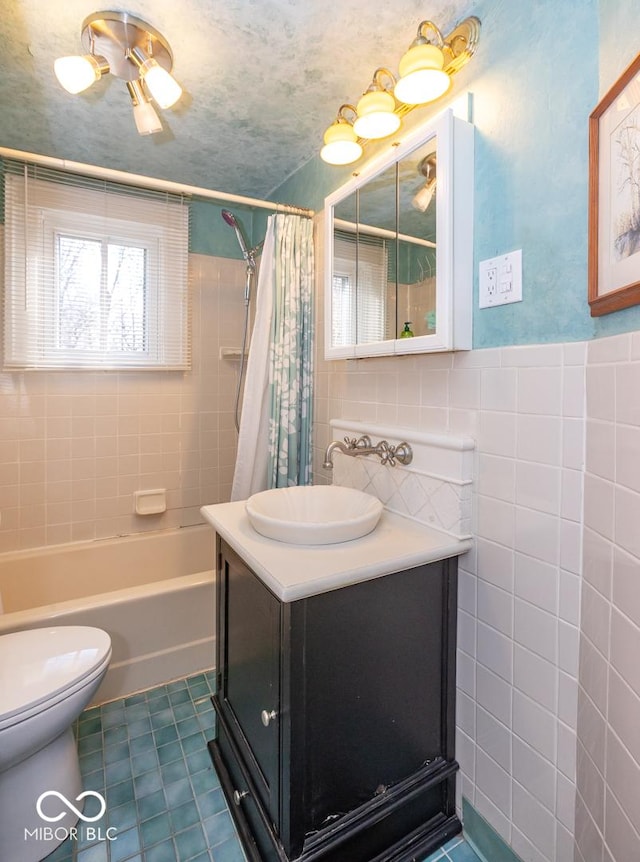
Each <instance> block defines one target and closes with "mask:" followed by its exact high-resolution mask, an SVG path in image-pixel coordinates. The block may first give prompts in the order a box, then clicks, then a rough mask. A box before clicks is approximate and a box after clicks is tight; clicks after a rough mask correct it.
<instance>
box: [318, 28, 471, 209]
mask: <svg viewBox="0 0 640 862" xmlns="http://www.w3.org/2000/svg"><path fill="white" fill-rule="evenodd" d="M479 37H480V19H479V18H476V17H475V15H471V16H470V17H469V18H465V19H464V21H461V22H460V24H458V25H457V26H456V27H454V29H453V30H452V31H451V32H450V33H448V34H447V35H443V34H442V32H441V31H440V29H439V28H438V27H437V26H436V25H435V24H434V23H433V21H422V22H421V23H420V26H419V27H418V34H417V36H416V38H415V39H414V41H413V42H412V43H411V45H410V46H409V49H408V50H407V51H406V53H405V54H404V55H403V56H402V58H401V60H400V63H399V76H398V78H397V79H396V77H395V76H394V75H393V73H392V72H390V71H389V70H388V69H385V68H383V67H380V68H378V69H376V71H375V72H374V74H373V80H372V82H371V84H370V85H369V87H368V88H367V90H366V92H365V93H364V95H363V96H362V97H361V98H360V100H359V102H358V105H357V108H354V107H353V106H352V105H342V106H341V108H340V110H339V111H338V119H337V120H336V122H334V123H333V124H332V125H331V126H329V128H328V129H327V130H326V132H325V134H324V142H325V146H324V147H323V148H322V150H321V151H320V157H321V158H322V159H323V160H324V161H325V162H328V163H329V164H333V165H347V164H351V162H355V161H356V160H357V159H359V158H360V156H361V155H362V153H363V151H364V150H363V144H364V143H365V142H366V141H367V140H373V139H378V138H385V137H388V136H389V135H393V134H394V133H395V132H396V131H397V130H398V129H399V128H400V124H401V118H402V117H403V116H404V115H405V114H407V113H409V111H412V110H413V109H414V108H416V107H418V106H420V105H425V104H428V103H429V102H433V101H435V99H438V98H440V97H441V96H443V95H444V94H445V93H447V92H448V91H449V89H450V88H451V83H452V82H451V78H452V76H453V75H454V74H456V72H459V71H460V69H462V67H463V66H465V65H466V64H467V63H468V62H469V60H470V59H471V58H472V57H473V55H474V54H475V52H476V48H477V45H478V39H479ZM384 77H386V78H387V80H388V81H389V82H390V83H391V84H392V88H389V87H387V86H385V85H384V84H383V82H382V79H383V78H384ZM343 108H349V109H350V110H351V111H353V113H354V114H355V118H354V121H353V122H352V121H350V120H348V119H344V118H343V119H341V112H342V109H343ZM338 126H341V128H340V129H339V130H338V129H337V127H338ZM334 141H335V142H336V144H337V143H338V141H340V142H343V141H344V143H345V144H347V143H348V144H349V146H348V147H345V148H344V149H343V150H341V151H340V152H341V156H340V160H339V161H335V160H333V159H334V152H338V148H337V147H336V148H335V149H334V148H333V147H332V146H331V145H332V144H333V142H334ZM358 148H359V149H358ZM425 194H426V193H425ZM427 206H428V204H427ZM425 209H426V206H425Z"/></svg>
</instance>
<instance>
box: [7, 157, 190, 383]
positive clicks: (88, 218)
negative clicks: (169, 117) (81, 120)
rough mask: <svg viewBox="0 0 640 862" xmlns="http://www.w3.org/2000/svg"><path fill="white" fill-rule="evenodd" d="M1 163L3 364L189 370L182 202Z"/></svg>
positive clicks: (39, 168) (185, 234)
mask: <svg viewBox="0 0 640 862" xmlns="http://www.w3.org/2000/svg"><path fill="white" fill-rule="evenodd" d="M3 167H4V192H5V228H4V234H5V278H4V311H5V314H4V365H5V367H8V368H12V367H13V368H163V369H187V368H189V367H190V364H191V347H190V302H189V287H188V240H189V207H188V200H187V199H185V198H183V197H181V196H179V195H171V194H168V193H165V192H156V191H153V190H149V189H142V188H138V187H133V186H126V185H122V184H116V183H112V182H108V181H105V180H101V179H95V178H89V177H81V176H78V175H77V174H72V173H66V172H64V171H59V170H52V169H49V168H46V167H42V166H39V165H33V164H27V163H21V162H17V161H16V162H14V161H9V160H7V161H5V162H4V164H3Z"/></svg>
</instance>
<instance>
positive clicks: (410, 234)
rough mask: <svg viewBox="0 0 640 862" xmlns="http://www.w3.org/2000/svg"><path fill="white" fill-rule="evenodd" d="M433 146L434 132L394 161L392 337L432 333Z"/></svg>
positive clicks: (434, 265) (434, 269)
mask: <svg viewBox="0 0 640 862" xmlns="http://www.w3.org/2000/svg"><path fill="white" fill-rule="evenodd" d="M437 149H438V141H437V138H436V137H435V136H434V137H433V138H431V140H429V142H428V143H427V144H425V145H424V146H422V147H418V148H417V149H416V150H414V151H413V152H412V153H409V155H407V156H405V157H404V158H403V159H401V160H400V161H399V162H398V203H399V205H398V279H397V317H396V336H395V337H396V338H415V337H419V336H422V335H433V333H434V332H435V331H436V272H437V260H436V248H437V244H436V234H437V230H436V228H437V219H436V210H437V199H438V184H437V163H438V155H437Z"/></svg>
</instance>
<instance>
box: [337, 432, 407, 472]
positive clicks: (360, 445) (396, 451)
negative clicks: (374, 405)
mask: <svg viewBox="0 0 640 862" xmlns="http://www.w3.org/2000/svg"><path fill="white" fill-rule="evenodd" d="M336 450H337V451H339V452H342V453H343V454H344V455H353V456H354V457H355V456H356V455H377V456H378V457H379V458H380V460H381V461H382V463H383V464H388V465H389V466H390V467H395V464H396V461H397V462H398V463H399V464H410V463H411V461H412V460H413V450H412V448H411V446H410V445H409V444H408V443H404V442H403V443H398V445H397V446H392V445H391V444H390V443H388V442H387V441H386V440H380V442H379V443H376V444H375V446H374V445H373V443H372V442H371V437H369V436H368V435H367V434H363V435H362V437H358V438H357V439H356V438H355V437H345V438H344V441H340V440H334V441H333V442H331V443H329V445H328V446H327V451H326V452H325V453H324V464H323V465H322V466H323V467H324V468H325V469H326V470H331V469H332V468H333V453H334V452H335V451H336Z"/></svg>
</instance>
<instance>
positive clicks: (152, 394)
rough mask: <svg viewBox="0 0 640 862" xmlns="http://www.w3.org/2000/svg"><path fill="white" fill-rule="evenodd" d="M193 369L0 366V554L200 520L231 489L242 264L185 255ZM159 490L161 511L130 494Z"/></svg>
mask: <svg viewBox="0 0 640 862" xmlns="http://www.w3.org/2000/svg"><path fill="white" fill-rule="evenodd" d="M190 266H191V276H192V290H193V370H192V371H191V372H188V373H182V372H153V371H151V372H136V371H122V372H84V371H77V372H47V371H30V372H25V373H11V372H1V373H0V511H1V516H2V517H1V522H0V552H1V551H8V550H17V549H20V548H29V547H34V546H40V545H56V544H59V543H61V542H69V541H76V540H85V539H94V538H102V537H106V536H113V535H121V534H127V533H132V532H137V531H141V530H149V529H151V530H157V529H160V528H165V527H172V526H180V525H183V524H190V523H194V522H198V521H199V520H200V514H199V507H200V506H201V505H202V504H204V503H212V502H219V501H221V500H224V499H228V494H229V490H230V484H231V479H232V474H233V464H234V460H235V430H234V428H233V419H232V405H233V394H234V387H235V380H236V365H235V364H234V363H233V362H232V361H229V360H222V361H221V360H220V359H219V347H221V346H238V344H239V340H240V334H241V332H242V330H241V323H242V313H243V300H242V296H243V289H244V265H243V263H242V262H241V261H230V260H225V259H222V258H212V257H207V256H203V255H191V256H190ZM158 487H163V488H166V489H167V506H168V510H167V512H166V513H165V514H163V515H157V516H149V517H145V518H142V517H139V516H136V515H135V514H133V492H134V491H136V490H143V489H145V488H147V489H148V488H158Z"/></svg>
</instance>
